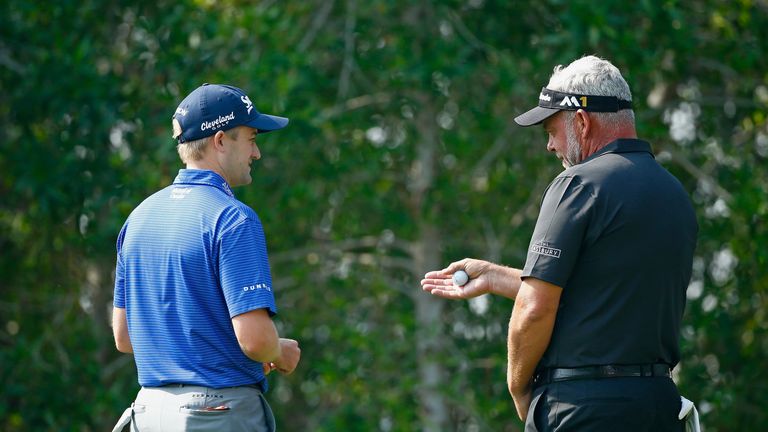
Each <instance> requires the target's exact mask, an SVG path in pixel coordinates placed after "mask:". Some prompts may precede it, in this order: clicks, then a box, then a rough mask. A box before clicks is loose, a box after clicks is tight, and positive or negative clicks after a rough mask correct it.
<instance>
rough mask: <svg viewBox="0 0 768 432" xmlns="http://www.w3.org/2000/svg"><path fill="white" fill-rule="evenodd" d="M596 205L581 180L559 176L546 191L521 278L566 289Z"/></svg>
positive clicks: (588, 189) (591, 194)
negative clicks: (537, 280) (539, 280)
mask: <svg viewBox="0 0 768 432" xmlns="http://www.w3.org/2000/svg"><path fill="white" fill-rule="evenodd" d="M593 202H594V196H593V193H592V190H591V188H590V187H588V186H587V185H585V184H583V183H582V181H581V180H580V179H579V178H578V177H572V176H564V175H560V176H558V177H557V178H555V180H553V181H552V183H551V184H550V185H549V187H548V188H547V191H546V192H545V193H544V199H543V200H542V203H541V211H540V212H539V218H538V220H537V221H536V228H535V229H534V231H533V237H532V238H531V243H530V246H529V248H528V257H527V259H526V261H525V268H524V269H523V273H522V277H523V278H526V277H534V278H536V279H541V280H543V281H545V282H549V283H551V284H554V285H557V286H559V287H565V285H566V283H567V282H568V278H569V277H570V275H571V273H572V271H573V268H574V266H575V264H576V262H577V260H578V256H579V251H580V249H581V246H582V243H583V241H584V236H585V233H586V231H587V228H588V224H589V219H590V213H591V209H592V206H593Z"/></svg>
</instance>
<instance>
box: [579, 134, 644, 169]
mask: <svg viewBox="0 0 768 432" xmlns="http://www.w3.org/2000/svg"><path fill="white" fill-rule="evenodd" d="M637 152H646V153H649V154H650V155H651V157H653V158H655V156H654V155H653V151H651V145H650V144H648V142H647V141H643V140H639V139H634V138H619V139H617V140H614V141H611V142H610V143H608V144H607V145H606V146H605V147H603V148H601V149H600V150H598V151H596V152H594V153H592V154H591V155H590V156H589V157H588V158H586V159H584V160H583V161H581V162H580V163H584V162H587V161H590V160H592V159H595V158H597V157H600V156H602V155H604V154H608V153H637Z"/></svg>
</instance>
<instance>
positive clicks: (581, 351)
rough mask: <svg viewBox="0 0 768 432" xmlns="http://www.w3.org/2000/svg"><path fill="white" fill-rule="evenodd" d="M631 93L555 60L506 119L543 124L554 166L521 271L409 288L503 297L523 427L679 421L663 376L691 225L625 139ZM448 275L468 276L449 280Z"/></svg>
mask: <svg viewBox="0 0 768 432" xmlns="http://www.w3.org/2000/svg"><path fill="white" fill-rule="evenodd" d="M631 100H632V95H631V93H630V90H629V86H628V85H627V83H626V81H625V80H624V78H623V77H622V76H621V73H620V72H619V70H618V69H617V68H616V67H615V66H613V65H612V64H611V63H610V62H608V61H606V60H603V59H599V58H597V57H594V56H587V57H583V58H581V59H578V60H576V61H574V62H573V63H571V64H570V65H568V66H567V67H562V66H558V67H557V68H555V72H554V74H553V75H552V77H551V78H550V81H549V84H548V85H547V86H546V87H545V88H543V89H542V91H541V94H540V95H539V103H538V106H537V107H534V108H533V109H531V110H529V111H528V112H526V113H524V114H522V115H520V116H518V117H517V118H515V121H516V122H517V123H518V124H519V125H521V126H532V125H537V124H543V126H544V129H545V131H546V132H547V133H548V135H549V142H548V143H547V150H549V151H551V152H553V153H555V154H556V155H557V157H558V158H559V159H560V160H561V161H562V164H563V166H564V167H565V170H564V171H563V172H562V173H561V174H560V175H558V176H557V177H556V178H555V179H554V180H553V181H552V183H550V185H549V187H548V188H547V191H546V192H545V194H544V198H543V200H542V203H541V211H540V213H539V218H538V220H537V222H536V227H535V229H534V232H533V236H532V238H531V242H530V246H529V249H528V257H527V259H526V262H525V267H524V268H523V269H522V270H521V269H515V268H509V267H504V266H500V265H497V264H492V263H489V262H486V261H481V260H474V259H464V260H461V261H458V262H455V263H452V264H451V265H449V266H448V267H447V268H445V269H443V270H439V271H433V272H429V273H427V274H426V275H425V277H424V280H422V282H421V284H422V288H423V289H424V290H425V291H427V292H430V293H432V294H433V295H437V296H441V297H446V298H471V297H474V296H477V295H481V294H484V293H494V294H500V295H503V296H506V297H509V298H511V299H515V305H514V309H513V311H512V316H511V318H510V323H509V335H508V341H507V343H508V367H507V384H508V387H509V391H510V393H511V395H512V398H513V400H514V403H515V407H516V409H517V412H518V415H519V416H520V418H521V419H523V420H525V422H526V429H525V430H526V431H554V430H578V431H582V430H589V431H617V430H621V431H654V432H661V431H681V430H682V429H683V423H682V422H681V421H680V420H679V414H680V412H681V406H683V407H684V408H686V406H685V405H683V404H681V399H680V395H679V393H678V392H677V388H676V386H675V384H674V382H673V381H672V379H671V378H670V370H671V369H672V368H674V367H675V365H676V364H677V363H678V362H679V360H680V348H679V338H680V322H681V319H682V316H683V310H684V308H685V291H686V289H687V287H688V282H689V280H690V277H691V267H692V261H693V251H694V248H695V245H696V233H697V230H698V225H697V223H696V218H695V214H694V211H693V207H692V205H691V202H690V199H689V197H688V195H687V193H686V192H685V190H684V189H683V187H682V185H681V184H680V182H679V181H678V180H677V179H675V178H674V177H673V176H672V175H671V174H670V173H669V172H668V171H666V170H665V169H664V168H663V167H662V166H661V165H659V164H658V162H656V160H655V159H654V156H653V153H652V152H651V147H650V145H649V144H648V143H647V142H645V141H641V140H638V139H637V133H636V131H635V121H634V113H633V112H632V109H631ZM458 270H465V271H466V272H467V273H468V274H469V276H470V277H471V280H470V282H469V283H467V284H466V285H464V286H462V287H459V286H455V285H453V283H452V282H451V279H450V278H451V275H452V274H453V273H454V272H456V271H458ZM687 407H688V408H689V407H690V406H689V405H688V406H687Z"/></svg>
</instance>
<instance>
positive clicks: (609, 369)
mask: <svg viewBox="0 0 768 432" xmlns="http://www.w3.org/2000/svg"><path fill="white" fill-rule="evenodd" d="M661 376H664V377H669V376H671V373H670V370H669V365H668V364H665V363H656V364H644V365H604V366H587V367H578V368H549V369H544V370H542V371H539V372H537V373H536V374H534V375H533V385H534V386H540V385H544V384H549V383H553V382H560V381H571V380H579V379H596V378H618V377H661Z"/></svg>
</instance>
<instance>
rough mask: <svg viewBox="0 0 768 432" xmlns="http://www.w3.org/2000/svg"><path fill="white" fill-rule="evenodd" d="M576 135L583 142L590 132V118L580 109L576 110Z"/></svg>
mask: <svg viewBox="0 0 768 432" xmlns="http://www.w3.org/2000/svg"><path fill="white" fill-rule="evenodd" d="M575 120H576V126H578V128H577V129H576V135H577V136H578V137H579V138H580V139H581V142H585V141H586V140H587V137H588V136H589V134H590V132H592V126H593V125H592V118H591V117H590V116H589V114H588V113H587V112H586V111H584V110H582V109H580V110H577V111H576V118H575Z"/></svg>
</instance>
